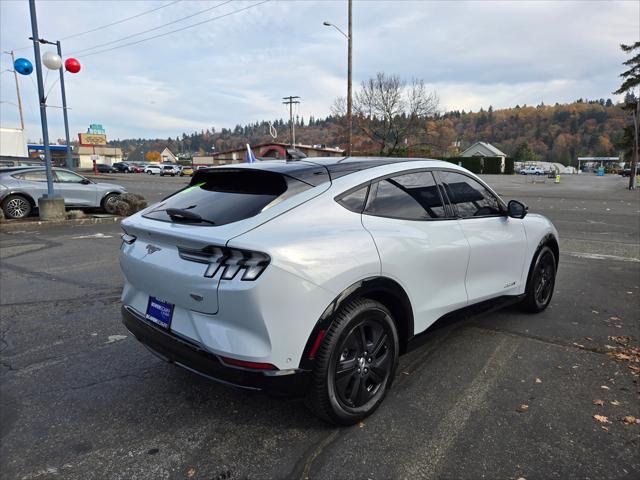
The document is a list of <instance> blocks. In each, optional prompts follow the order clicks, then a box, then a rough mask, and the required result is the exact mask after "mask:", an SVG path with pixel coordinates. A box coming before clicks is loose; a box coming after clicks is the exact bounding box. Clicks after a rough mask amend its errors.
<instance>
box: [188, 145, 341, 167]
mask: <svg viewBox="0 0 640 480" xmlns="http://www.w3.org/2000/svg"><path fill="white" fill-rule="evenodd" d="M291 149H292V147H291V145H289V144H287V143H276V142H269V143H260V144H258V145H252V146H251V150H252V151H253V153H254V155H255V156H256V157H258V158H259V159H265V160H278V159H286V158H291V157H292V154H293V155H295V152H292V151H291ZM295 150H296V151H298V152H302V153H303V154H304V155H306V156H307V157H341V156H343V155H344V150H342V149H340V148H325V147H319V146H316V145H302V144H298V145H295ZM246 153H247V147H246V146H245V147H241V148H234V149H232V150H225V151H224V152H217V153H214V154H213V155H207V156H200V157H198V156H194V157H193V164H194V165H228V164H230V163H244V162H245V154H246Z"/></svg>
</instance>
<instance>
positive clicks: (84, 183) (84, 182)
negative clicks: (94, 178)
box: [80, 178, 92, 185]
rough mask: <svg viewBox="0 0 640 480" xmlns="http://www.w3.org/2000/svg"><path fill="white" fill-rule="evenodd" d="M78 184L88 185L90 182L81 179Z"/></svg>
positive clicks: (86, 179)
mask: <svg viewBox="0 0 640 480" xmlns="http://www.w3.org/2000/svg"><path fill="white" fill-rule="evenodd" d="M80 183H81V184H83V185H90V184H91V183H92V182H91V180H89V179H88V178H83V179H82V180H80Z"/></svg>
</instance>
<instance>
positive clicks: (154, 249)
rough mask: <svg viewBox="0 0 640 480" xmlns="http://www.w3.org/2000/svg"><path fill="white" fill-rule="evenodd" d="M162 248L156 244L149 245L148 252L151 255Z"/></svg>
mask: <svg viewBox="0 0 640 480" xmlns="http://www.w3.org/2000/svg"><path fill="white" fill-rule="evenodd" d="M160 250H162V249H161V248H160V247H156V246H155V245H151V244H149V245H147V253H148V254H149V255H151V254H152V253H155V252H159V251H160Z"/></svg>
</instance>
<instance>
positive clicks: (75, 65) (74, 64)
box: [64, 58, 80, 73]
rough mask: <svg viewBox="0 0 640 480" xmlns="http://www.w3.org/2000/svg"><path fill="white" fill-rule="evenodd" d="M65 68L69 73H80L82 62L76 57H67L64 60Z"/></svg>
mask: <svg viewBox="0 0 640 480" xmlns="http://www.w3.org/2000/svg"><path fill="white" fill-rule="evenodd" d="M64 68H65V69H66V70H67V72H69V73H78V72H79V71H80V62H79V61H78V60H76V59H75V58H67V60H66V61H65V62H64Z"/></svg>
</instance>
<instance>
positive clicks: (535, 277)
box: [522, 245, 557, 313]
mask: <svg viewBox="0 0 640 480" xmlns="http://www.w3.org/2000/svg"><path fill="white" fill-rule="evenodd" d="M556 272H557V259H556V257H555V255H554V254H553V251H552V250H551V249H550V248H549V247H548V246H546V245H545V246H544V247H542V248H541V249H540V251H539V252H538V255H536V257H535V259H534V262H533V264H532V266H531V271H530V273H529V279H528V281H527V289H526V290H525V298H524V300H523V301H522V308H523V309H524V310H525V311H527V312H531V313H538V312H542V311H543V310H544V309H546V308H547V307H548V306H549V303H551V298H552V297H553V289H554V287H555V284H556Z"/></svg>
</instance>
